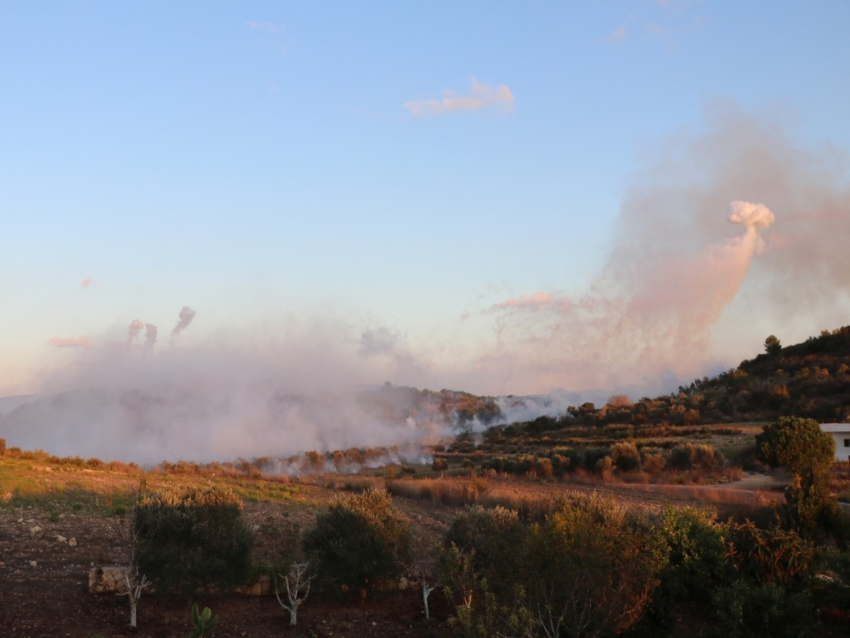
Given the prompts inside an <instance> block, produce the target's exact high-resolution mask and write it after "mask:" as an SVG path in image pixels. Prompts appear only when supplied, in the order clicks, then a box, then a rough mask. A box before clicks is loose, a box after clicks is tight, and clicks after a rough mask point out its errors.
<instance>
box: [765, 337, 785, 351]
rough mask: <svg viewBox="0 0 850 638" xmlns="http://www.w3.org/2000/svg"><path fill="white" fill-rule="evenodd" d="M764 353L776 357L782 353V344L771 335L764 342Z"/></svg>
mask: <svg viewBox="0 0 850 638" xmlns="http://www.w3.org/2000/svg"><path fill="white" fill-rule="evenodd" d="M764 351H765V352H766V353H767V354H769V355H776V354H779V353H780V352H782V344H781V343H780V342H779V339H777V338H776V336H774V335H770V336H769V337H768V338H767V339H765V340H764Z"/></svg>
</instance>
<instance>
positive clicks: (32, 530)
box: [30, 525, 41, 534]
mask: <svg viewBox="0 0 850 638" xmlns="http://www.w3.org/2000/svg"><path fill="white" fill-rule="evenodd" d="M40 531H41V528H40V527H39V526H38V525H35V526H34V527H30V534H38V533H39V532H40Z"/></svg>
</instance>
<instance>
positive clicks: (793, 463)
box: [756, 417, 835, 529]
mask: <svg viewBox="0 0 850 638" xmlns="http://www.w3.org/2000/svg"><path fill="white" fill-rule="evenodd" d="M756 445H757V447H758V458H759V460H760V461H762V462H764V463H767V464H768V465H771V466H773V467H784V468H785V469H787V470H788V471H790V472H792V473H793V474H794V480H793V481H792V483H791V485H790V487H789V488H788V490H787V491H786V494H785V498H786V500H787V501H788V506H789V508H790V510H791V514H792V516H794V517H795V519H796V522H797V523H798V524H799V525H800V526H801V527H803V528H809V529H811V528H813V527H814V525H815V522H816V520H817V518H818V516H819V515H820V513H821V512H822V511H823V509H824V508H825V507H826V506H828V505H829V504H830V503H831V502H832V500H833V499H832V496H831V493H830V490H829V470H830V468H831V467H832V463H833V461H834V460H835V441H834V440H833V438H832V436H831V435H830V434H828V433H827V432H824V431H823V430H821V428H820V425H818V422H817V421H815V420H814V419H802V418H799V417H781V418H780V419H779V420H778V421H775V422H773V423H769V424H768V425H765V426H764V429H763V431H762V433H761V434H759V435H758V436H756Z"/></svg>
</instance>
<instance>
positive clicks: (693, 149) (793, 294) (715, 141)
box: [467, 102, 850, 394]
mask: <svg viewBox="0 0 850 638" xmlns="http://www.w3.org/2000/svg"><path fill="white" fill-rule="evenodd" d="M641 159H642V161H641V164H640V168H639V169H638V170H637V171H636V172H635V175H634V176H633V177H632V179H631V180H630V182H629V185H628V187H627V188H626V191H625V193H624V196H623V199H622V203H621V206H620V213H619V216H618V217H617V219H616V223H615V224H614V227H613V233H612V235H611V236H610V237H609V238H608V239H607V241H606V242H605V247H604V248H605V251H606V253H607V258H606V260H605V262H604V266H603V268H602V270H601V271H600V272H599V274H598V275H597V276H596V277H595V278H594V279H593V280H592V282H591V283H590V285H589V286H588V287H587V288H586V289H585V291H584V292H583V293H579V294H575V295H570V296H567V295H564V294H561V293H559V292H558V291H556V290H550V291H541V292H538V293H536V294H530V293H533V291H522V292H524V293H525V294H521V295H514V296H513V297H512V298H510V299H502V300H498V301H499V303H495V304H492V305H491V306H490V307H489V313H490V316H492V317H494V329H495V346H491V347H490V349H489V350H488V351H487V352H486V354H485V355H483V356H481V357H480V358H479V359H478V360H477V364H476V369H475V375H476V376H477V377H478V379H485V380H486V382H487V383H488V384H489V385H490V387H493V386H495V387H496V392H514V393H521V392H541V391H546V390H547V389H550V388H553V387H554V388H569V389H589V388H594V387H600V388H601V387H607V388H611V387H614V386H618V385H622V384H641V385H644V386H648V387H647V388H646V390H645V393H646V394H650V393H652V392H667V391H670V390H671V389H673V388H675V387H676V385H678V384H679V383H681V382H683V381H690V380H691V379H692V378H693V377H694V376H697V375H698V376H703V375H704V374H713V373H715V372H716V371H717V370H718V369H722V368H726V367H729V366H731V365H736V364H737V363H738V362H740V360H741V358H742V357H744V356H751V354H755V353H756V352H758V348H759V347H760V344H761V342H762V341H763V340H764V335H765V334H770V333H771V332H775V333H777V334H778V333H780V332H782V333H783V335H784V336H783V340H792V339H799V340H802V339H805V338H806V337H807V336H809V335H811V334H815V333H817V332H818V331H820V330H821V329H823V328H834V327H836V326H839V325H842V324H846V323H847V316H848V312H850V251H848V250H847V248H846V243H847V238H848V237H850V172H849V171H848V169H849V168H850V157H848V155H847V154H846V153H845V152H842V151H840V150H838V149H836V148H834V147H831V146H829V145H820V146H818V147H815V148H807V147H804V146H802V145H800V144H799V143H798V142H796V141H795V140H794V139H792V137H791V136H790V135H789V133H788V130H787V129H786V127H785V125H784V123H783V122H782V121H781V120H779V119H777V118H775V117H773V115H772V114H771V113H770V112H767V113H759V114H757V115H755V116H754V115H750V114H747V113H743V112H742V111H741V110H740V109H738V108H737V107H736V106H735V105H734V104H733V103H730V102H715V103H710V104H708V105H707V106H706V109H705V121H704V126H703V127H702V130H701V131H700V132H699V133H698V134H689V133H687V132H683V131H677V132H676V134H675V135H672V136H670V138H669V139H666V140H663V143H661V144H659V145H658V146H657V148H656V149H655V150H654V151H652V150H650V152H648V153H647V154H646V155H644V156H643V157H642V158H641ZM733 200H734V201H738V200H743V201H745V202H765V203H767V204H769V206H770V208H771V209H773V210H774V211H776V212H777V215H776V219H775V222H774V221H773V218H772V216H767V215H765V214H764V212H763V211H764V210H765V209H764V208H759V207H758V205H757V204H751V205H746V204H734V203H733V204H732V206H731V207H730V208H729V221H730V222H732V223H733V224H738V225H739V228H741V230H742V232H739V233H738V234H737V236H730V232H729V230H730V226H729V225H728V224H724V223H723V222H722V217H721V211H723V210H724V209H725V208H726V207H727V206H729V202H730V201H733ZM768 227H769V228H768ZM568 264H569V262H568V260H565V267H568ZM742 288H743V290H742ZM742 293H744V294H742ZM750 348H753V349H752V350H749V349H750ZM682 377H684V378H682ZM689 377H690V378H689ZM471 378H475V377H471ZM467 385H471V384H467ZM491 391H492V390H491Z"/></svg>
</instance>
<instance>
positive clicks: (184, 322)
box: [171, 306, 196, 337]
mask: <svg viewBox="0 0 850 638" xmlns="http://www.w3.org/2000/svg"><path fill="white" fill-rule="evenodd" d="M195 314H196V313H195V311H194V310H192V309H191V308H190V307H189V306H183V309H182V310H181V311H180V319H179V320H178V321H177V325H176V326H174V329H173V330H172V331H171V336H172V337H179V336H180V333H182V332H183V331H184V330H185V329H186V328H188V327H189V324H190V323H192V320H193V319H194V318H195Z"/></svg>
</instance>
